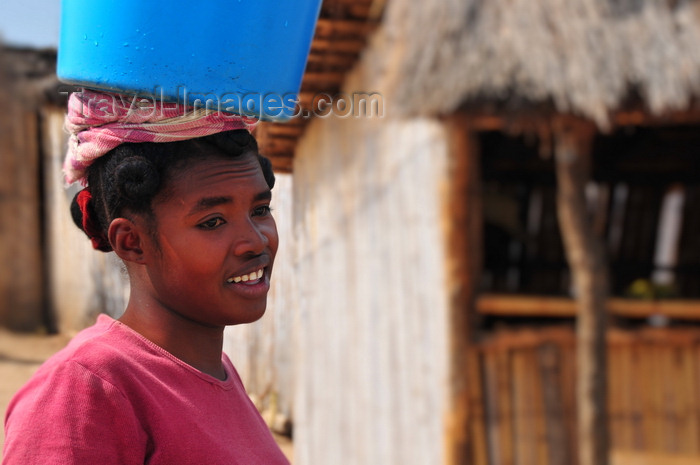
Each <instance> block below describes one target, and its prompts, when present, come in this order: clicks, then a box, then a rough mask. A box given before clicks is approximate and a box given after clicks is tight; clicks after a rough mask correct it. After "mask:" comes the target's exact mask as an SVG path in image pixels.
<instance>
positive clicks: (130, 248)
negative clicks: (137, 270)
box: [107, 218, 145, 264]
mask: <svg viewBox="0 0 700 465" xmlns="http://www.w3.org/2000/svg"><path fill="white" fill-rule="evenodd" d="M107 237H108V238H109V243H110V244H111V245H112V249H114V253H116V254H117V256H118V257H119V258H121V259H122V260H126V261H129V262H134V263H139V264H143V263H144V260H145V255H144V253H143V246H144V243H143V241H144V239H145V231H144V230H143V229H142V228H140V227H139V226H138V225H136V224H135V223H134V222H133V221H131V220H129V219H127V218H115V219H114V220H112V223H111V224H110V225H109V230H108V231H107Z"/></svg>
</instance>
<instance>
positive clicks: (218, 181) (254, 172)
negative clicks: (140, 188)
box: [162, 153, 267, 200]
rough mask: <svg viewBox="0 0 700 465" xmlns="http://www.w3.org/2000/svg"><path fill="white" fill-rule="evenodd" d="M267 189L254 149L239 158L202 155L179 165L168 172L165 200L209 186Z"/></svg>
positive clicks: (202, 189)
mask: <svg viewBox="0 0 700 465" xmlns="http://www.w3.org/2000/svg"><path fill="white" fill-rule="evenodd" d="M218 189H227V190H240V189H251V190H256V191H257V190H260V189H267V183H266V181H265V177H264V175H263V172H262V167H261V166H260V162H259V161H258V159H257V156H256V155H255V154H254V153H251V154H250V155H244V156H240V157H236V158H220V157H203V158H200V159H197V160H193V161H191V162H190V163H187V164H186V165H184V166H181V167H178V169H177V170H175V171H174V172H173V173H171V176H169V178H168V180H167V181H166V183H165V185H164V186H163V191H162V193H163V194H164V198H163V200H166V199H167V198H168V197H171V196H172V195H177V196H179V197H182V196H186V195H187V194H194V191H200V192H201V191H207V190H218Z"/></svg>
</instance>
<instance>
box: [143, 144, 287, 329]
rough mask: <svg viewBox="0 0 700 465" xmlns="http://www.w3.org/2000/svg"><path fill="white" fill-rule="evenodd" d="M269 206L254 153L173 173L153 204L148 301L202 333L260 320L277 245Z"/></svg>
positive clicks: (193, 164) (208, 161)
mask: <svg viewBox="0 0 700 465" xmlns="http://www.w3.org/2000/svg"><path fill="white" fill-rule="evenodd" d="M269 205H270V188H269V187H268V185H267V183H266V182H265V178H264V177H263V173H262V169H261V168H260V164H259V162H258V160H257V158H256V156H255V155H254V154H250V155H246V156H243V157H239V158H238V159H235V160H231V159H223V158H216V157H205V158H202V159H200V160H198V161H195V162H191V163H189V164H188V165H187V166H186V167H184V168H183V169H180V170H178V171H177V172H176V173H174V174H173V176H172V177H171V179H170V180H169V181H168V182H167V184H166V186H164V189H163V190H162V191H161V192H160V193H159V194H158V195H157V196H156V197H155V199H154V201H153V213H154V216H155V220H156V221H155V223H156V229H155V238H156V240H157V242H153V241H152V240H149V241H148V242H147V243H149V244H150V245H149V247H151V250H152V252H151V254H150V256H151V257H153V259H152V260H150V261H149V264H148V266H147V271H148V275H149V278H150V281H151V284H152V286H153V291H154V293H155V295H154V297H155V301H156V302H157V303H158V304H159V305H160V306H162V307H163V309H164V310H166V311H167V312H169V313H170V314H176V315H178V316H181V317H184V318H186V319H188V320H191V321H193V322H195V323H198V324H201V325H205V326H224V325H233V324H240V323H249V322H252V321H255V320H257V319H258V318H260V317H261V316H262V315H263V313H264V312H265V307H266V304H267V292H268V290H269V289H270V274H271V271H272V263H273V261H274V258H275V254H276V252H277V245H278V237H277V228H276V226H275V220H274V219H273V217H272V215H271V213H270V207H269Z"/></svg>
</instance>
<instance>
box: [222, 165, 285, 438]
mask: <svg viewBox="0 0 700 465" xmlns="http://www.w3.org/2000/svg"><path fill="white" fill-rule="evenodd" d="M276 178H277V180H276V183H275V187H274V189H273V190H272V193H273V196H272V204H271V206H272V209H273V212H272V214H273V215H274V217H275V221H276V222H277V231H278V234H279V238H280V245H279V250H278V252H277V257H276V258H275V264H274V267H273V276H272V282H271V289H270V294H269V296H268V300H267V310H266V312H265V315H264V316H263V317H262V318H261V319H260V320H259V321H257V322H255V323H251V324H247V325H241V326H235V327H229V328H227V329H226V333H225V334H224V350H225V351H226V353H227V354H228V355H229V356H230V357H231V360H232V361H233V363H234V365H235V366H236V369H237V370H238V373H239V374H240V375H241V378H242V379H243V384H244V385H245V387H246V389H247V391H248V394H249V395H250V396H251V398H252V399H253V401H254V402H255V403H256V405H257V407H258V409H259V410H260V411H261V412H262V413H263V417H264V418H265V421H267V423H268V425H269V426H270V427H272V428H273V429H274V430H275V431H277V432H280V433H285V434H289V433H290V432H291V431H290V428H291V423H292V422H293V419H294V417H293V407H294V385H295V380H296V377H295V351H294V346H295V337H296V336H297V333H296V331H295V317H296V310H297V308H296V305H295V295H296V289H295V285H296V283H297V281H298V276H297V274H296V273H295V269H294V262H293V259H294V239H293V237H292V228H291V223H292V218H291V214H292V176H291V175H289V174H279V173H278V174H277V175H276Z"/></svg>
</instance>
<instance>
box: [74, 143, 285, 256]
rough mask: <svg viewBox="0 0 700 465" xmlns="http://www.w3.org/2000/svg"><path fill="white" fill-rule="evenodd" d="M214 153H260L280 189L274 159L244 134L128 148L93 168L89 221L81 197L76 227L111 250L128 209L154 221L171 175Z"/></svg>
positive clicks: (119, 149) (268, 175) (90, 171)
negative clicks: (111, 232)
mask: <svg viewBox="0 0 700 465" xmlns="http://www.w3.org/2000/svg"><path fill="white" fill-rule="evenodd" d="M212 148H213V149H214V150H215V153H216V154H217V155H220V156H221V157H226V158H237V157H241V156H243V155H246V154H250V153H254V154H255V155H256V156H257V158H258V162H259V163H260V167H261V168H262V172H263V176H264V177H265V181H266V182H267V185H268V186H269V187H270V189H272V187H273V186H274V185H275V175H274V173H273V171H272V164H271V163H270V160H268V159H267V158H265V157H264V156H262V155H260V154H259V152H258V144H257V142H256V140H255V138H254V137H253V136H252V135H251V134H250V133H249V132H248V131H247V130H244V129H240V130H234V131H226V132H221V133H218V134H213V135H210V136H205V137H200V138H196V139H188V140H184V141H178V142H162V143H156V142H143V143H125V144H122V145H119V146H118V147H116V148H115V149H113V150H111V151H110V152H109V153H107V154H105V155H104V156H102V157H100V158H98V159H97V160H95V162H94V163H93V164H92V165H90V166H89V167H88V169H87V181H88V187H87V189H88V190H89V192H90V197H91V198H90V200H89V202H87V205H86V207H85V211H86V212H87V216H88V218H84V216H83V210H82V209H81V208H80V205H79V196H80V193H78V195H76V196H75V197H74V198H73V202H72V203H71V216H72V217H73V222H74V223H75V224H76V225H77V226H78V228H80V229H81V230H83V231H84V232H85V234H87V235H88V237H90V239H91V240H92V242H93V246H94V247H95V248H96V249H98V250H101V251H103V252H109V251H111V250H112V247H111V246H110V245H109V241H108V240H107V230H108V229H109V225H110V223H111V222H112V220H113V219H115V218H119V217H120V216H122V214H123V212H124V211H125V210H128V211H130V212H133V213H137V214H143V215H144V216H145V217H146V218H147V219H148V218H153V211H152V209H151V203H152V201H153V198H154V197H155V196H156V194H158V192H160V190H161V189H162V187H163V185H164V182H165V181H166V180H167V179H168V178H169V176H170V175H171V174H172V173H173V172H174V171H176V170H177V169H178V168H179V167H182V166H183V165H184V164H186V163H187V162H189V161H191V160H193V159H195V158H197V157H201V156H202V154H203V153H204V152H205V151H206V153H210V152H211V151H212V150H211V149H212ZM207 149H209V150H207Z"/></svg>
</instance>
